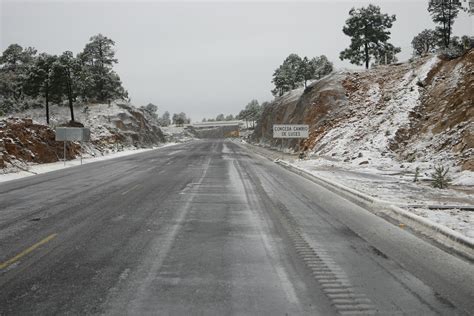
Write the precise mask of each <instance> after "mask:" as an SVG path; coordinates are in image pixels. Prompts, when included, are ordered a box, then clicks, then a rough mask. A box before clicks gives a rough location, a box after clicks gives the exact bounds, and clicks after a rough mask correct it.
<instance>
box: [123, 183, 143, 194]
mask: <svg viewBox="0 0 474 316" xmlns="http://www.w3.org/2000/svg"><path fill="white" fill-rule="evenodd" d="M139 186H140V185H139V184H136V185H134V186H133V187H131V188H130V189H128V190H127V191H125V192H122V195H125V194H127V193H128V192H130V191H132V190H135V189H136V188H138V187H139Z"/></svg>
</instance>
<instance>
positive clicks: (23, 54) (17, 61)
mask: <svg viewBox="0 0 474 316" xmlns="http://www.w3.org/2000/svg"><path fill="white" fill-rule="evenodd" d="M35 55H36V49H34V48H32V47H28V48H25V49H23V47H21V46H20V45H18V44H11V45H10V46H8V47H7V49H5V51H4V52H3V54H2V55H1V56H0V94H1V95H2V96H4V97H5V98H13V99H14V100H15V101H18V100H20V99H21V98H22V95H23V84H24V81H25V79H26V74H27V72H28V68H29V67H30V66H31V65H32V64H33V62H34V59H35Z"/></svg>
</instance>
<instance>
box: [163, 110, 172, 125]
mask: <svg viewBox="0 0 474 316" xmlns="http://www.w3.org/2000/svg"><path fill="white" fill-rule="evenodd" d="M170 124H171V120H170V112H168V111H166V112H165V113H163V115H162V116H161V126H169V125H170Z"/></svg>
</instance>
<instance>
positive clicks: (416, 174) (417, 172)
mask: <svg viewBox="0 0 474 316" xmlns="http://www.w3.org/2000/svg"><path fill="white" fill-rule="evenodd" d="M419 176H420V168H419V167H416V169H415V176H414V178H413V182H418V177H419Z"/></svg>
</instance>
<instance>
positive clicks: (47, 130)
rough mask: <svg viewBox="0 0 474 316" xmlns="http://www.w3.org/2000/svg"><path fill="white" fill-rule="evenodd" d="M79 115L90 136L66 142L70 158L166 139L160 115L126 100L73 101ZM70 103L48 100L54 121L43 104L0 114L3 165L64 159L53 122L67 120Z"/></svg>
mask: <svg viewBox="0 0 474 316" xmlns="http://www.w3.org/2000/svg"><path fill="white" fill-rule="evenodd" d="M74 112H75V121H76V122H81V124H82V125H84V126H85V127H87V128H89V129H90V130H91V142H88V143H84V144H82V145H81V144H79V143H75V142H70V143H68V146H67V157H68V159H71V158H74V157H77V156H78V155H79V153H80V152H82V154H83V155H90V156H102V155H104V154H107V153H111V152H117V151H123V150H127V149H134V148H143V147H152V146H156V145H158V144H160V143H163V142H165V138H164V135H163V133H162V132H161V130H160V127H159V126H158V122H157V121H156V118H155V117H153V116H152V115H151V114H150V113H148V112H146V111H144V110H143V109H140V108H136V107H134V106H132V105H131V104H128V103H125V102H112V103H110V104H87V105H75V107H74ZM69 115H70V113H69V108H68V107H66V106H58V105H50V125H49V126H47V125H46V121H45V113H44V109H42V108H33V109H28V110H26V111H24V112H21V113H15V117H11V118H3V119H1V118H0V153H3V155H0V156H3V157H2V159H0V168H3V171H4V172H5V171H18V170H22V169H24V168H28V164H29V163H31V162H33V163H47V162H53V161H58V160H59V159H62V156H63V154H62V148H63V143H62V142H56V141H55V140H54V139H55V132H54V128H55V127H56V126H59V125H63V124H64V123H65V122H67V121H68V120H69Z"/></svg>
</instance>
